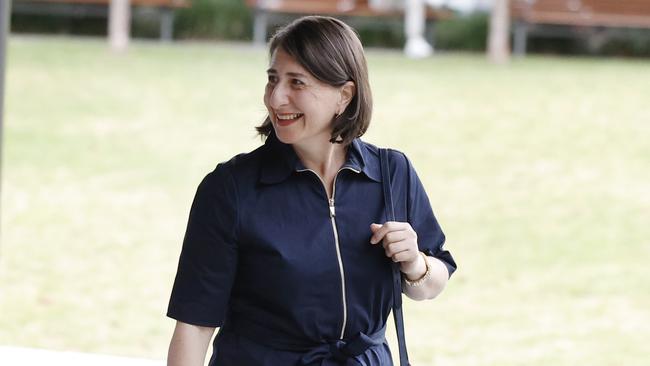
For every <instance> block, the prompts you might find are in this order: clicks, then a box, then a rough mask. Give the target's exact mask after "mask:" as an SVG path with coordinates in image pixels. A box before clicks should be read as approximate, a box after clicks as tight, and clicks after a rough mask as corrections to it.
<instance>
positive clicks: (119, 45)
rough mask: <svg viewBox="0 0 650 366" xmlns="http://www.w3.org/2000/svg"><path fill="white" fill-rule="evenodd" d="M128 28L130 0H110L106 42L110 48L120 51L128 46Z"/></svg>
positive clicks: (129, 25) (129, 22)
mask: <svg viewBox="0 0 650 366" xmlns="http://www.w3.org/2000/svg"><path fill="white" fill-rule="evenodd" d="M130 28H131V4H130V1H129V0H111V5H110V10H109V14H108V42H109V44H110V47H111V50H113V51H116V52H121V51H125V50H126V49H127V48H128V46H129V33H130Z"/></svg>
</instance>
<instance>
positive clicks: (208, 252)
mask: <svg viewBox="0 0 650 366" xmlns="http://www.w3.org/2000/svg"><path fill="white" fill-rule="evenodd" d="M236 193H237V192H236V188H235V184H234V181H233V178H232V175H231V174H230V172H229V171H228V169H226V167H225V166H224V165H222V164H219V165H217V167H216V169H215V170H214V171H213V172H211V173H210V174H208V175H207V176H206V177H205V178H204V179H203V181H202V182H201V183H200V184H199V187H198V189H197V191H196V195H195V197H194V201H193V203H192V208H191V210H190V215H189V220H188V223H187V229H186V231H185V237H184V239H183V249H182V251H181V255H180V259H179V262H178V270H177V272H176V278H175V280H174V286H173V288H172V293H171V297H170V300H169V307H168V309H167V316H168V317H170V318H174V319H176V320H179V321H182V322H184V323H189V324H194V325H199V326H207V327H220V326H221V325H222V324H223V321H224V318H225V316H226V312H227V309H228V302H229V299H230V290H231V288H232V284H233V281H234V278H235V273H236V269H237V239H236V230H237V229H236V228H237V221H238V220H237V194H236Z"/></svg>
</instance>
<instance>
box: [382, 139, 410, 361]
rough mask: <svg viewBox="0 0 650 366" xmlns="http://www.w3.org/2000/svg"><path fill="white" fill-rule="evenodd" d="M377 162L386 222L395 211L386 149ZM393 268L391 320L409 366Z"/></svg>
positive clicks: (397, 268) (399, 287)
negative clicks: (378, 163)
mask: <svg viewBox="0 0 650 366" xmlns="http://www.w3.org/2000/svg"><path fill="white" fill-rule="evenodd" d="M379 160H380V165H381V184H382V187H383V190H384V204H385V208H386V216H387V217H386V218H387V221H396V220H395V209H394V207H393V195H392V191H391V186H390V170H389V168H388V149H382V148H380V149H379ZM391 265H392V268H393V319H394V320H395V330H396V332H397V344H398V347H399V364H400V366H410V365H411V364H410V363H409V356H408V353H407V351H406V338H405V337H404V315H403V314H402V275H401V273H400V266H399V263H394V262H391Z"/></svg>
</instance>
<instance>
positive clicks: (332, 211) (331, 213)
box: [330, 198, 336, 217]
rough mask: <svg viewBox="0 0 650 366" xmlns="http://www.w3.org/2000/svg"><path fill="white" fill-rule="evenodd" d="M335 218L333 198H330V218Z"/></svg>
mask: <svg viewBox="0 0 650 366" xmlns="http://www.w3.org/2000/svg"><path fill="white" fill-rule="evenodd" d="M335 216H336V210H335V209H334V198H330V217H335Z"/></svg>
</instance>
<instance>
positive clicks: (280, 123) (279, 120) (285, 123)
mask: <svg viewBox="0 0 650 366" xmlns="http://www.w3.org/2000/svg"><path fill="white" fill-rule="evenodd" d="M287 117H293V118H287ZM302 117H303V114H302V113H292V114H285V115H283V118H280V116H279V115H276V116H275V120H276V123H277V125H278V126H281V127H285V126H289V125H290V124H292V123H294V122H296V121H297V120H299V119H301V118H302Z"/></svg>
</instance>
